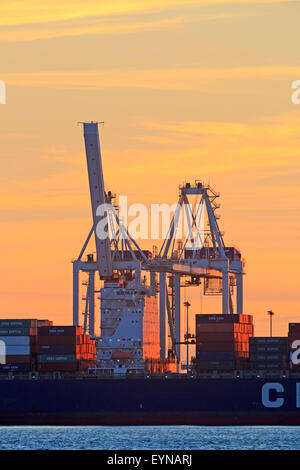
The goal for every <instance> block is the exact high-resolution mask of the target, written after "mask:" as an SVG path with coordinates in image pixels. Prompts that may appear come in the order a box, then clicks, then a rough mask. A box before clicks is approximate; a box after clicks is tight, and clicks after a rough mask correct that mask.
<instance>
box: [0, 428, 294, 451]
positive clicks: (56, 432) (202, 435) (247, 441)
mask: <svg viewBox="0 0 300 470" xmlns="http://www.w3.org/2000/svg"><path fill="white" fill-rule="evenodd" d="M0 449H1V450H4V449H9V450H37V449H42V450H45V449H49V450H62V449H64V450H72V449H74V450H99V449H102V450H127V449H129V450H142V449H145V450H146V449H149V450H196V449H199V450H200V449H201V450H300V426H299V427H298V426H297V427H294V426H293V427H292V426H231V427H224V426H213V427H209V426H114V427H110V426H0Z"/></svg>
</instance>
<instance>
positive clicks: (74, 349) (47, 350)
mask: <svg viewBox="0 0 300 470" xmlns="http://www.w3.org/2000/svg"><path fill="white" fill-rule="evenodd" d="M82 346H83V345H76V344H45V345H40V346H39V347H38V349H37V353H38V354H79V353H80V352H82V350H81V348H82Z"/></svg>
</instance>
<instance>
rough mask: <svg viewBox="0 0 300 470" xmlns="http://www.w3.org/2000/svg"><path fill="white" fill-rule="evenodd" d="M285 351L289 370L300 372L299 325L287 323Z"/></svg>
mask: <svg viewBox="0 0 300 470" xmlns="http://www.w3.org/2000/svg"><path fill="white" fill-rule="evenodd" d="M287 349H288V362H289V369H290V370H292V371H300V323H289V333H288V338H287ZM298 351H299V352H298ZM298 362H299V363H298Z"/></svg>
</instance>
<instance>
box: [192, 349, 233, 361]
mask: <svg viewBox="0 0 300 470" xmlns="http://www.w3.org/2000/svg"><path fill="white" fill-rule="evenodd" d="M234 358H235V353H234V352H233V351H225V352H224V351H217V352H216V351H198V352H197V354H196V359H197V360H198V361H233V360H234Z"/></svg>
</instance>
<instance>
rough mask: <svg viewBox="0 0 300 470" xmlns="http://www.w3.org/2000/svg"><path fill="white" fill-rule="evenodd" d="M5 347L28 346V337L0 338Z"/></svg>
mask: <svg viewBox="0 0 300 470" xmlns="http://www.w3.org/2000/svg"><path fill="white" fill-rule="evenodd" d="M0 341H3V342H4V343H5V344H6V346H29V345H30V336H0Z"/></svg>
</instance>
